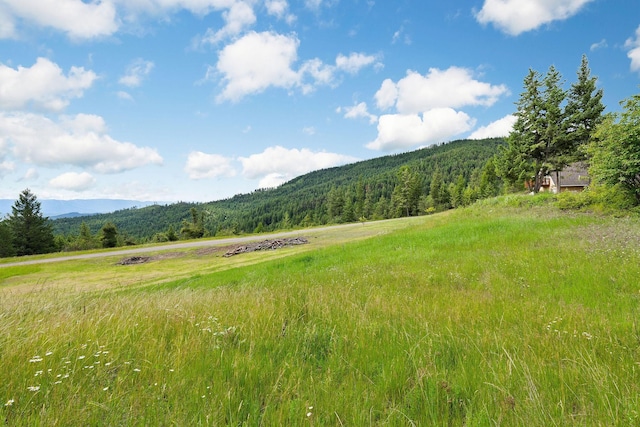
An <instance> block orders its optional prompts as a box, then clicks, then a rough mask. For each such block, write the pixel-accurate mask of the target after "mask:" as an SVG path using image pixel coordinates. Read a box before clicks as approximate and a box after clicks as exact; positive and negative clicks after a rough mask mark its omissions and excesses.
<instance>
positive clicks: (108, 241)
mask: <svg viewBox="0 0 640 427" xmlns="http://www.w3.org/2000/svg"><path fill="white" fill-rule="evenodd" d="M100 233H101V234H102V235H101V236H100V241H101V242H102V247H103V248H115V247H116V246H118V229H117V228H116V226H115V225H114V224H113V223H112V222H107V223H106V224H105V225H104V226H103V227H102V229H101V230H100Z"/></svg>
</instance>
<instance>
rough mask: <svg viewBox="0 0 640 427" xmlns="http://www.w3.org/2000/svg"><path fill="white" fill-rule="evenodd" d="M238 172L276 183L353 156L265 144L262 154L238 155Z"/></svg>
mask: <svg viewBox="0 0 640 427" xmlns="http://www.w3.org/2000/svg"><path fill="white" fill-rule="evenodd" d="M239 160H240V162H241V163H242V174H243V175H244V176H245V177H247V178H249V179H257V178H260V179H261V181H260V184H259V186H260V187H261V188H269V187H275V186H278V185H280V184H282V183H284V182H286V181H289V180H291V179H293V178H295V177H297V176H300V175H303V174H305V173H308V172H311V171H314V170H318V169H324V168H329V167H333V166H338V165H344V164H346V163H352V162H355V161H357V160H358V159H356V158H355V157H351V156H345V155H342V154H336V153H327V152H325V151H317V152H314V151H311V150H309V149H306V148H303V149H301V150H298V149H296V148H292V149H286V148H284V147H281V146H275V147H269V148H267V149H265V150H264V151H263V152H262V153H259V154H252V155H251V156H249V157H240V158H239Z"/></svg>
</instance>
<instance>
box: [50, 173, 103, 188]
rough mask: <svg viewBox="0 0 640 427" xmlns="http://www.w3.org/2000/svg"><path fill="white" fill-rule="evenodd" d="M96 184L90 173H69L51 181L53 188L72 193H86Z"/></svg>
mask: <svg viewBox="0 0 640 427" xmlns="http://www.w3.org/2000/svg"><path fill="white" fill-rule="evenodd" d="M95 183H96V179H95V178H94V177H93V176H92V175H91V174H90V173H88V172H82V173H77V172H67V173H63V174H62V175H58V176H56V177H55V178H53V179H51V180H49V185H51V186H52V187H54V188H59V189H62V190H70V191H84V190H87V189H89V188H91V187H93V185H94V184H95Z"/></svg>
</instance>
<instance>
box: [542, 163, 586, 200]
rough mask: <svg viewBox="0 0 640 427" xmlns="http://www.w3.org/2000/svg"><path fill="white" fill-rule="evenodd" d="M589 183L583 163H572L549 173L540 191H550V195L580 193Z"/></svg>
mask: <svg viewBox="0 0 640 427" xmlns="http://www.w3.org/2000/svg"><path fill="white" fill-rule="evenodd" d="M590 182H591V179H590V178H589V172H588V170H587V165H586V164H584V163H573V164H571V165H569V166H567V167H565V168H564V169H563V170H561V171H552V172H549V174H548V175H547V176H545V177H544V179H543V181H542V187H541V188H540V191H541V192H542V191H550V192H552V193H561V192H563V191H582V190H584V189H585V188H586V187H587V186H588V185H589V183H590ZM558 189H559V191H558Z"/></svg>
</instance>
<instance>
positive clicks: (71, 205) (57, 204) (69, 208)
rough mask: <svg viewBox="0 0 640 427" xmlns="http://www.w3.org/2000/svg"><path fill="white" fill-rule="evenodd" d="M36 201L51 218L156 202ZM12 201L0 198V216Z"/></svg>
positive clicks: (110, 200) (109, 210)
mask: <svg viewBox="0 0 640 427" xmlns="http://www.w3.org/2000/svg"><path fill="white" fill-rule="evenodd" d="M16 199H17V196H16ZM38 201H39V202H40V203H41V208H42V214H43V215H44V216H48V217H50V218H51V219H55V218H63V217H75V216H84V215H95V214H101V213H110V212H115V211H118V210H122V209H130V208H133V207H139V208H142V207H145V206H150V205H154V204H156V202H141V201H139V200H123V199H75V200H55V199H38ZM14 203H15V199H14V200H9V199H0V217H4V216H5V215H7V214H9V213H11V206H13V204H14Z"/></svg>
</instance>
